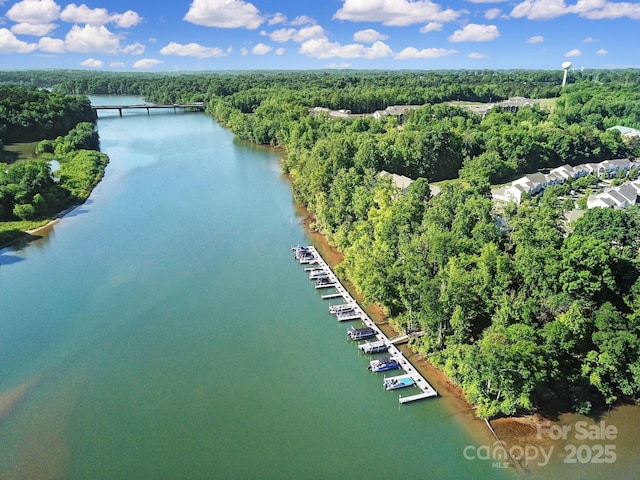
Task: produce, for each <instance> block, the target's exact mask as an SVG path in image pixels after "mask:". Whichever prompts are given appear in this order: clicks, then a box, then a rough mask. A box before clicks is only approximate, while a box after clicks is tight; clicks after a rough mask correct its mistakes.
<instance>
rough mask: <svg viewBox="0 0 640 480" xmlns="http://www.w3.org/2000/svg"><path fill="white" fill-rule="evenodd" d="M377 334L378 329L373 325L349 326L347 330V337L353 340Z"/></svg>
mask: <svg viewBox="0 0 640 480" xmlns="http://www.w3.org/2000/svg"><path fill="white" fill-rule="evenodd" d="M377 334H378V331H377V330H375V329H374V328H371V327H362V328H355V327H349V330H347V337H349V338H350V339H351V340H364V339H365V338H370V337H375V336H376V335H377Z"/></svg>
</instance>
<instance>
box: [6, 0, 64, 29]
mask: <svg viewBox="0 0 640 480" xmlns="http://www.w3.org/2000/svg"><path fill="white" fill-rule="evenodd" d="M59 14H60V7H59V6H58V5H57V4H56V2H54V1H53V0H22V1H21V2H18V3H15V4H14V5H13V6H12V7H11V8H10V9H9V10H8V11H7V13H6V16H7V18H8V19H9V20H11V21H14V22H18V23H31V24H34V25H43V24H47V23H51V22H53V21H54V20H56V19H57V18H58V15H59Z"/></svg>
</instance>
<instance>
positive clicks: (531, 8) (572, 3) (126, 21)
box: [0, 0, 640, 71]
mask: <svg viewBox="0 0 640 480" xmlns="http://www.w3.org/2000/svg"><path fill="white" fill-rule="evenodd" d="M639 29H640V2H637V1H636V2H629V1H610V0H513V1H511V0H507V1H503V0H442V1H441V0H433V1H432V0H250V1H245V0H193V1H191V2H190V1H188V0H130V1H118V0H95V1H93V0H91V1H87V2H86V3H67V2H65V1H64V0H21V1H14V0H0V68H2V69H19V68H86V69H101V70H155V71H176V70H238V69H319V68H357V69H480V68H492V69H493V68H495V69H506V68H531V69H559V68H560V65H561V64H562V63H563V62H565V61H570V62H572V63H573V66H574V68H582V67H584V68H626V67H635V68H638V67H640V42H639V41H638V40H640V35H639V34H638V33H637V32H638V31H639Z"/></svg>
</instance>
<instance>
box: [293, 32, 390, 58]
mask: <svg viewBox="0 0 640 480" xmlns="http://www.w3.org/2000/svg"><path fill="white" fill-rule="evenodd" d="M298 52H299V53H302V54H303V55H307V56H308V57H311V58H321V59H322V58H333V57H339V58H368V59H374V58H382V57H388V56H390V55H392V53H393V52H392V51H391V48H390V47H389V46H388V45H386V44H384V43H382V42H380V41H378V42H375V43H374V44H373V45H372V46H371V47H365V46H364V45H362V44H361V43H352V44H349V45H340V44H339V43H337V42H330V41H329V39H328V38H326V37H323V38H314V39H311V40H307V41H306V42H303V43H302V45H300V49H299V50H298Z"/></svg>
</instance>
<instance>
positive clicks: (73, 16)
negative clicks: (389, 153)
mask: <svg viewBox="0 0 640 480" xmlns="http://www.w3.org/2000/svg"><path fill="white" fill-rule="evenodd" d="M60 19H61V20H64V21H65V22H69V23H81V24H87V25H94V26H100V25H106V24H107V23H115V24H116V26H118V27H121V28H130V27H133V26H135V25H137V24H138V23H140V22H141V21H142V17H141V16H140V15H138V14H137V13H136V12H134V11H133V10H127V11H126V12H124V13H109V11H108V10H107V9H106V8H89V7H87V6H86V5H85V4H84V3H83V4H82V5H76V4H75V3H71V4H69V5H67V6H66V7H65V9H64V10H63V11H62V13H60Z"/></svg>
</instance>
